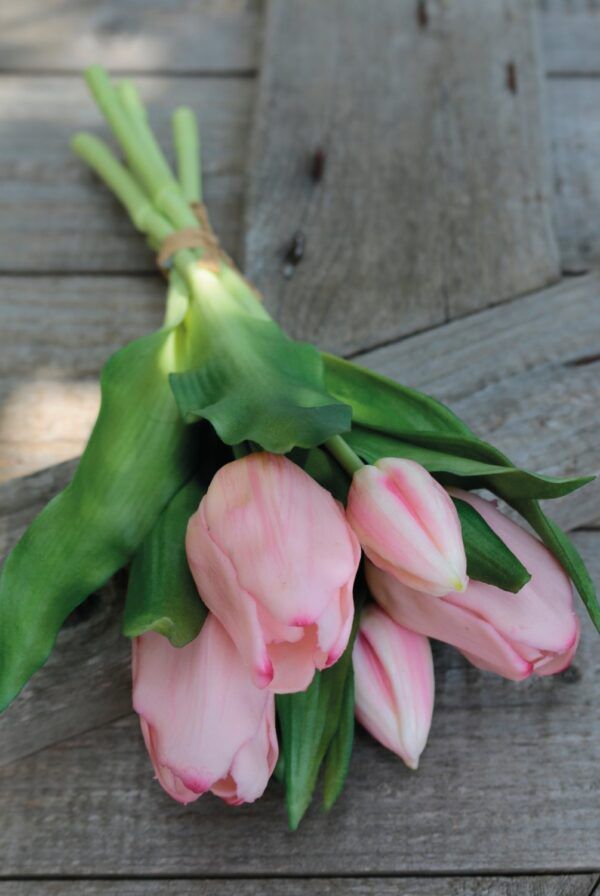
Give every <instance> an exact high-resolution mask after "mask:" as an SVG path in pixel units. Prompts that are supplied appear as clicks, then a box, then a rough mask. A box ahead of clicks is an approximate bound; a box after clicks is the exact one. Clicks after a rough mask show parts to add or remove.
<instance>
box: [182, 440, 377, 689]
mask: <svg viewBox="0 0 600 896" xmlns="http://www.w3.org/2000/svg"><path fill="white" fill-rule="evenodd" d="M186 549H187V556H188V562H189V565H190V569H191V571H192V575H193V576H194V579H195V581H196V585H197V587H198V590H199V592H200V594H201V596H202V598H203V600H204V602H205V604H206V605H207V606H208V607H209V609H210V610H212V612H213V613H214V614H215V615H216V616H217V617H218V618H219V619H220V621H221V623H222V624H223V625H224V626H225V628H226V630H227V631H228V633H229V635H230V637H231V638H232V640H233V641H234V643H235V645H236V647H237V649H238V650H239V652H240V654H241V655H242V657H243V658H244V661H245V662H246V664H247V666H248V669H249V670H250V672H251V674H252V676H253V679H254V682H255V683H256V685H257V686H258V687H267V686H268V687H270V688H271V689H272V690H273V691H276V692H277V693H290V692H293V691H302V690H305V689H306V688H307V687H308V685H309V684H310V682H311V681H312V678H313V675H314V672H315V669H324V668H326V667H328V666H330V665H332V664H333V663H335V662H336V660H337V659H339V657H340V656H341V654H342V653H343V651H344V648H345V647H346V644H347V643H348V638H349V635H350V629H351V627H352V619H353V615H354V604H353V599H352V585H353V582H354V577H355V575H356V570H357V568H358V564H359V561H360V546H359V544H358V541H357V539H356V538H355V536H354V534H353V532H352V530H351V528H350V526H349V525H348V523H347V522H346V518H345V515H344V511H343V509H342V507H341V506H340V505H339V504H338V503H337V502H336V501H335V500H334V499H333V498H332V496H331V495H330V493H329V492H328V491H326V490H325V489H324V488H321V486H320V485H318V484H317V483H316V482H315V481H314V479H311V477H310V476H309V475H308V474H307V473H305V472H304V470H302V469H301V468H300V467H298V466H297V465H296V464H294V463H292V461H290V460H288V459H287V458H285V457H282V456H278V455H274V454H268V453H266V452H262V453H257V454H251V455H248V456H247V457H244V458H242V459H240V460H236V461H234V462H233V463H230V464H226V465H225V466H224V467H221V469H220V470H219V471H218V472H217V474H216V475H215V477H214V479H213V480H212V482H211V484H210V487H209V489H208V491H207V493H206V495H205V497H204V498H203V499H202V502H201V504H200V507H199V508H198V511H197V512H196V513H195V514H194V516H193V517H192V518H191V520H190V522H189V525H188V531H187V538H186Z"/></svg>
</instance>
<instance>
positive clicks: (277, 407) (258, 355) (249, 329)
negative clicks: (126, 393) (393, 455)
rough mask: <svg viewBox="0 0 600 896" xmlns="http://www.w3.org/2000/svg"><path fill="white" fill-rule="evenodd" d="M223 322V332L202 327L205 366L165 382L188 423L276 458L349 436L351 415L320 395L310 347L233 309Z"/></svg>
mask: <svg viewBox="0 0 600 896" xmlns="http://www.w3.org/2000/svg"><path fill="white" fill-rule="evenodd" d="M223 317H224V320H225V321H226V323H227V329H226V330H223V327H222V326H214V325H213V326H212V327H210V325H209V326H208V328H207V338H206V341H207V346H208V351H207V355H206V357H205V360H204V363H203V365H202V366H201V367H199V368H197V369H195V370H192V371H189V372H187V373H181V374H174V375H173V376H172V377H171V387H172V389H173V394H174V395H175V399H176V401H177V404H178V406H179V410H180V412H181V414H182V416H183V418H184V420H185V421H186V422H191V421H193V420H197V419H198V418H201V417H202V418H205V419H207V420H210V422H211V423H212V424H213V426H214V427H215V429H216V431H217V432H218V434H219V436H220V437H221V439H223V441H224V442H226V443H227V444H228V445H235V444H237V443H238V442H243V441H245V440H248V441H251V442H256V443H257V444H259V445H261V446H262V447H263V448H264V449H265V450H266V451H273V452H275V453H278V454H285V453H287V452H289V451H291V450H292V448H294V447H295V446H298V447H300V448H312V447H314V446H316V445H319V444H321V443H322V442H324V441H326V439H328V438H329V437H330V436H332V435H335V434H336V433H340V432H345V431H347V430H348V429H350V423H351V411H350V408H349V407H348V406H347V405H344V404H342V403H341V402H340V401H337V400H336V399H335V398H333V397H332V396H331V395H330V394H329V393H328V392H327V391H326V390H325V387H324V385H323V363H322V360H321V357H320V355H319V352H318V351H317V350H316V349H315V348H314V346H312V345H308V344H307V343H302V342H296V341H294V340H293V339H289V338H288V337H287V336H285V335H284V333H283V332H282V331H281V329H280V328H279V327H278V326H277V324H276V323H275V322H274V321H269V320H259V319H257V318H253V317H251V316H249V315H247V314H243V313H242V312H241V311H240V309H239V308H237V309H235V310H234V311H233V312H232V313H230V314H229V315H226V314H225V313H223Z"/></svg>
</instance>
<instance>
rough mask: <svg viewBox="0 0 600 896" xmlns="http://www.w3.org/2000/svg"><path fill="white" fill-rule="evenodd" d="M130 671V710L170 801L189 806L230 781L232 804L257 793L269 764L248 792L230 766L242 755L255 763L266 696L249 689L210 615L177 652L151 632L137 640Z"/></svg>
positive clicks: (268, 714) (269, 702)
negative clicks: (243, 752) (135, 715)
mask: <svg viewBox="0 0 600 896" xmlns="http://www.w3.org/2000/svg"><path fill="white" fill-rule="evenodd" d="M133 671H134V681H133V705H134V709H135V710H136V712H138V714H139V715H140V717H141V724H142V732H143V734H144V739H145V741H146V746H147V747H148V751H149V753H150V756H151V758H152V761H153V764H154V767H155V770H156V773H157V777H158V778H159V780H160V782H161V784H162V785H163V787H164V788H165V790H167V792H168V793H169V794H170V795H171V796H173V797H174V798H175V799H178V800H179V801H180V802H190V801H191V800H193V799H195V798H196V797H197V796H199V795H200V794H201V793H204V792H205V791H206V790H209V789H215V788H216V789H217V790H218V789H219V788H220V787H222V788H223V789H224V790H226V789H227V788H228V783H227V782H228V781H229V778H230V777H232V779H233V780H234V781H235V784H236V788H237V789H238V790H237V791H236V793H237V798H239V799H242V800H244V799H245V797H246V794H248V795H251V794H254V793H255V792H256V796H258V795H259V794H258V792H257V791H258V790H260V792H262V790H264V788H265V787H266V784H267V781H268V777H269V774H270V771H272V765H270V762H268V761H267V762H265V763H263V764H262V765H261V766H260V768H261V769H262V772H261V775H260V776H258V777H257V778H256V779H255V780H254V783H253V788H254V789H251V788H250V787H249V786H248V782H247V780H245V779H244V780H243V781H241V782H239V781H237V779H236V764H235V763H236V758H238V756H239V754H240V750H241V749H244V750H247V751H249V754H250V753H252V754H253V755H254V761H255V763H256V762H257V759H256V755H255V754H256V751H257V750H260V744H261V743H262V742H263V740H264V736H263V732H262V730H261V729H262V728H263V727H265V725H266V724H267V723H268V722H269V718H270V719H271V723H272V713H273V696H272V694H270V693H269V692H268V691H261V690H259V689H258V688H256V687H255V686H254V685H253V683H252V681H251V680H250V678H249V676H248V674H247V671H246V668H245V666H244V664H243V662H242V660H241V658H240V656H239V654H238V652H237V650H236V649H235V646H234V644H233V642H232V641H231V639H230V638H229V636H228V635H227V633H226V631H225V629H224V628H223V627H222V626H221V624H220V623H219V622H218V620H217V619H216V618H215V617H214V616H213V615H210V614H209V616H208V618H207V620H206V622H205V623H204V626H203V628H202V630H201V632H200V634H199V635H198V637H197V638H196V639H195V640H194V641H192V642H191V643H190V644H188V645H186V646H185V647H182V648H174V647H172V646H171V644H170V643H169V641H168V640H167V639H166V638H164V637H163V636H162V635H159V634H157V633H155V632H148V633H146V634H144V635H141V636H140V637H139V638H136V639H135V641H134V664H133ZM257 738H258V740H257ZM271 753H272V745H271V746H270V747H269V754H271ZM240 761H241V760H240ZM269 766H270V770H268V767H269ZM243 767H244V766H243V763H242V768H243ZM220 782H221V783H220ZM238 791H239V792H238ZM256 796H252V798H253V799H255V798H256Z"/></svg>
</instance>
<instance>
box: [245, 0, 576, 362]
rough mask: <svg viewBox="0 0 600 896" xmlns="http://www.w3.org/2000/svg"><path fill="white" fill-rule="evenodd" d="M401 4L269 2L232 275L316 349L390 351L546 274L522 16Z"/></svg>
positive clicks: (529, 44) (532, 49)
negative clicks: (238, 267)
mask: <svg viewBox="0 0 600 896" xmlns="http://www.w3.org/2000/svg"><path fill="white" fill-rule="evenodd" d="M415 10H416V7H415V4H414V3H397V2H396V0H381V2H379V3H377V4H375V5H372V4H370V5H369V4H364V3H362V2H360V0H352V2H350V3H349V2H348V0H331V2H329V3H326V4H320V5H319V6H318V7H317V6H315V5H313V4H306V3H304V2H303V0H272V2H271V3H269V5H268V8H267V22H266V26H265V39H264V53H265V62H264V65H263V67H262V69H261V75H260V86H259V94H258V104H257V112H256V115H255V118H254V135H253V140H252V153H251V162H250V167H249V193H248V201H247V204H246V231H245V233H246V242H245V264H246V270H247V273H248V275H249V276H250V278H251V279H252V280H253V281H254V282H255V283H256V284H257V285H258V287H259V288H260V289H261V290H263V291H264V293H265V295H266V300H267V304H268V306H269V307H270V308H271V309H273V310H275V312H276V314H277V316H278V317H279V319H280V320H281V321H282V323H283V324H284V326H285V327H286V329H287V330H288V331H289V332H290V333H291V334H292V335H294V336H299V337H309V338H313V339H318V340H319V341H320V343H321V344H322V345H323V346H324V347H331V346H332V345H336V346H337V347H338V348H339V347H340V346H341V347H342V348H344V349H345V350H352V349H354V350H356V349H364V348H365V347H367V346H368V345H369V344H370V345H373V344H376V343H378V342H382V341H390V340H392V339H394V338H397V337H398V336H400V335H401V334H403V333H410V332H414V331H415V330H418V329H422V328H424V327H428V326H431V325H432V324H436V323H440V322H442V321H444V320H446V319H448V318H450V317H456V316H457V315H461V314H465V313H466V312H469V311H473V310H475V309H477V308H480V307H484V306H486V305H490V304H493V303H495V302H498V301H501V300H503V299H507V298H511V297H513V296H515V295H517V294H519V293H523V292H526V291H528V290H532V289H535V288H539V287H541V286H543V285H545V284H547V283H548V282H550V281H551V280H553V279H555V278H556V276H557V273H558V256H557V251H556V246H555V242H554V236H553V233H552V229H551V226H550V205H551V197H550V194H549V180H548V172H547V170H546V167H545V163H544V132H543V127H542V120H541V115H540V68H539V67H540V62H539V58H538V55H537V52H536V47H537V43H536V40H535V35H534V21H533V15H534V13H533V8H532V6H531V5H530V4H529V3H523V2H512V0H509V2H496V0H492V2H488V3H486V4H485V5H482V4H481V3H480V2H478V0H460V2H454V3H451V4H448V3H442V2H429V3H428V4H427V11H428V12H427V24H426V26H423V24H422V23H421V24H420V23H419V17H418V16H417V14H416V11H415ZM299 35H301V39H299ZM373 58H377V64H376V65H369V64H367V63H368V61H369V60H370V59H373ZM507 66H509V67H511V66H512V72H513V75H512V77H511V76H509V69H508V68H507ZM513 81H514V83H513ZM475 120H476V121H477V126H476V127H472V126H471V125H470V122H472V121H475ZM318 149H322V150H323V152H325V154H326V159H325V166H324V171H323V176H322V179H321V180H320V181H319V182H317V183H315V182H314V179H313V178H311V156H312V155H313V154H314V153H315V151H317V150H318ZM298 230H300V231H302V232H303V234H304V235H305V238H306V250H305V259H304V260H303V261H302V262H301V263H300V264H298V266H297V267H296V268H295V270H294V272H293V276H291V277H290V278H289V279H287V278H286V277H285V276H284V274H283V273H282V270H283V267H284V259H283V256H284V254H285V249H286V245H287V244H289V243H290V240H291V239H292V237H293V235H294V233H295V232H296V231H298Z"/></svg>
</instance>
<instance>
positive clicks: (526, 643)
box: [366, 489, 579, 681]
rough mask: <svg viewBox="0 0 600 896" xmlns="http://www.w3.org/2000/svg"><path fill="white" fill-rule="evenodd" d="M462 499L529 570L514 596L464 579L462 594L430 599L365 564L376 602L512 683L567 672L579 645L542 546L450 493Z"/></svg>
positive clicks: (554, 565) (555, 568) (560, 581)
mask: <svg viewBox="0 0 600 896" xmlns="http://www.w3.org/2000/svg"><path fill="white" fill-rule="evenodd" d="M452 492H453V494H455V495H456V496H457V497H459V498H461V499H462V500H463V501H468V503H469V504H471V505H472V506H473V507H474V508H475V509H476V510H477V511H478V512H479V513H480V514H481V516H482V517H483V518H484V519H485V520H486V522H487V523H488V524H489V525H490V526H491V528H492V529H493V530H494V532H496V534H497V535H499V536H500V538H501V539H502V540H503V541H504V542H505V544H507V545H508V547H509V548H510V549H511V551H512V552H513V553H514V554H515V555H516V556H517V557H518V558H519V560H520V561H521V562H522V563H523V565H524V566H525V567H526V568H527V569H528V570H529V572H530V573H531V577H532V578H531V581H530V582H528V583H527V584H526V585H525V586H524V587H523V588H522V589H521V590H520V591H519V593H518V594H510V593H509V592H507V591H502V590H501V589H500V588H494V587H493V586H492V585H484V584H483V583H482V582H476V581H473V580H471V582H470V583H469V586H468V588H467V589H466V591H464V592H462V593H461V594H455V593H449V594H446V595H444V596H443V597H429V596H425V595H423V594H419V592H417V591H414V590H413V589H411V588H407V587H406V586H405V585H403V584H401V583H400V582H398V581H396V580H395V579H393V578H392V577H391V576H389V575H387V574H386V573H384V572H382V571H381V570H379V569H377V568H376V567H375V566H373V565H371V564H367V570H366V575H367V582H368V584H369V588H370V589H371V592H372V594H373V596H374V597H375V599H376V600H377V601H378V603H379V604H380V605H381V606H382V607H384V609H385V610H386V611H387V612H388V613H389V614H390V615H391V616H393V618H394V619H395V620H396V621H397V622H399V623H400V624H401V625H406V626H407V627H408V628H410V629H412V630H413V631H417V632H421V633H422V634H424V635H428V636H429V637H430V638H437V639H438V640H440V641H446V642H447V643H448V644H453V645H454V646H455V647H457V648H458V649H459V650H460V651H461V653H463V654H464V655H465V656H466V657H467V659H469V660H470V661H471V662H472V663H473V665H475V666H478V667H479V668H480V669H487V670H489V671H492V672H497V673H499V674H500V675H503V676H504V677H505V678H511V679H513V680H515V681H519V680H521V679H523V678H527V677H528V676H529V675H532V674H534V673H535V674H536V675H551V674H553V673H554V672H560V671H561V670H562V669H564V668H566V667H567V666H568V665H569V664H570V662H571V659H572V657H573V654H574V653H575V649H576V647H577V642H578V640H579V620H578V619H577V616H576V615H575V613H574V611H573V592H572V588H571V583H570V581H569V579H568V578H567V576H566V574H565V572H564V571H563V569H562V567H561V566H560V564H559V563H558V561H557V560H556V559H555V558H554V557H553V555H552V554H551V553H550V551H549V550H548V549H547V548H545V547H544V545H543V544H542V543H541V542H539V541H538V540H537V538H534V537H533V535H530V534H529V533H528V532H526V531H525V530H524V529H521V527H520V526H517V525H516V524H515V523H513V522H512V521H511V520H509V519H508V518H507V517H505V516H504V515H503V514H502V513H500V511H499V510H497V509H496V508H495V506H494V505H493V504H491V503H490V502H489V501H484V500H483V499H482V498H478V497H477V496H475V495H473V494H470V493H468V492H462V491H459V490H458V489H455V490H452Z"/></svg>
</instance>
